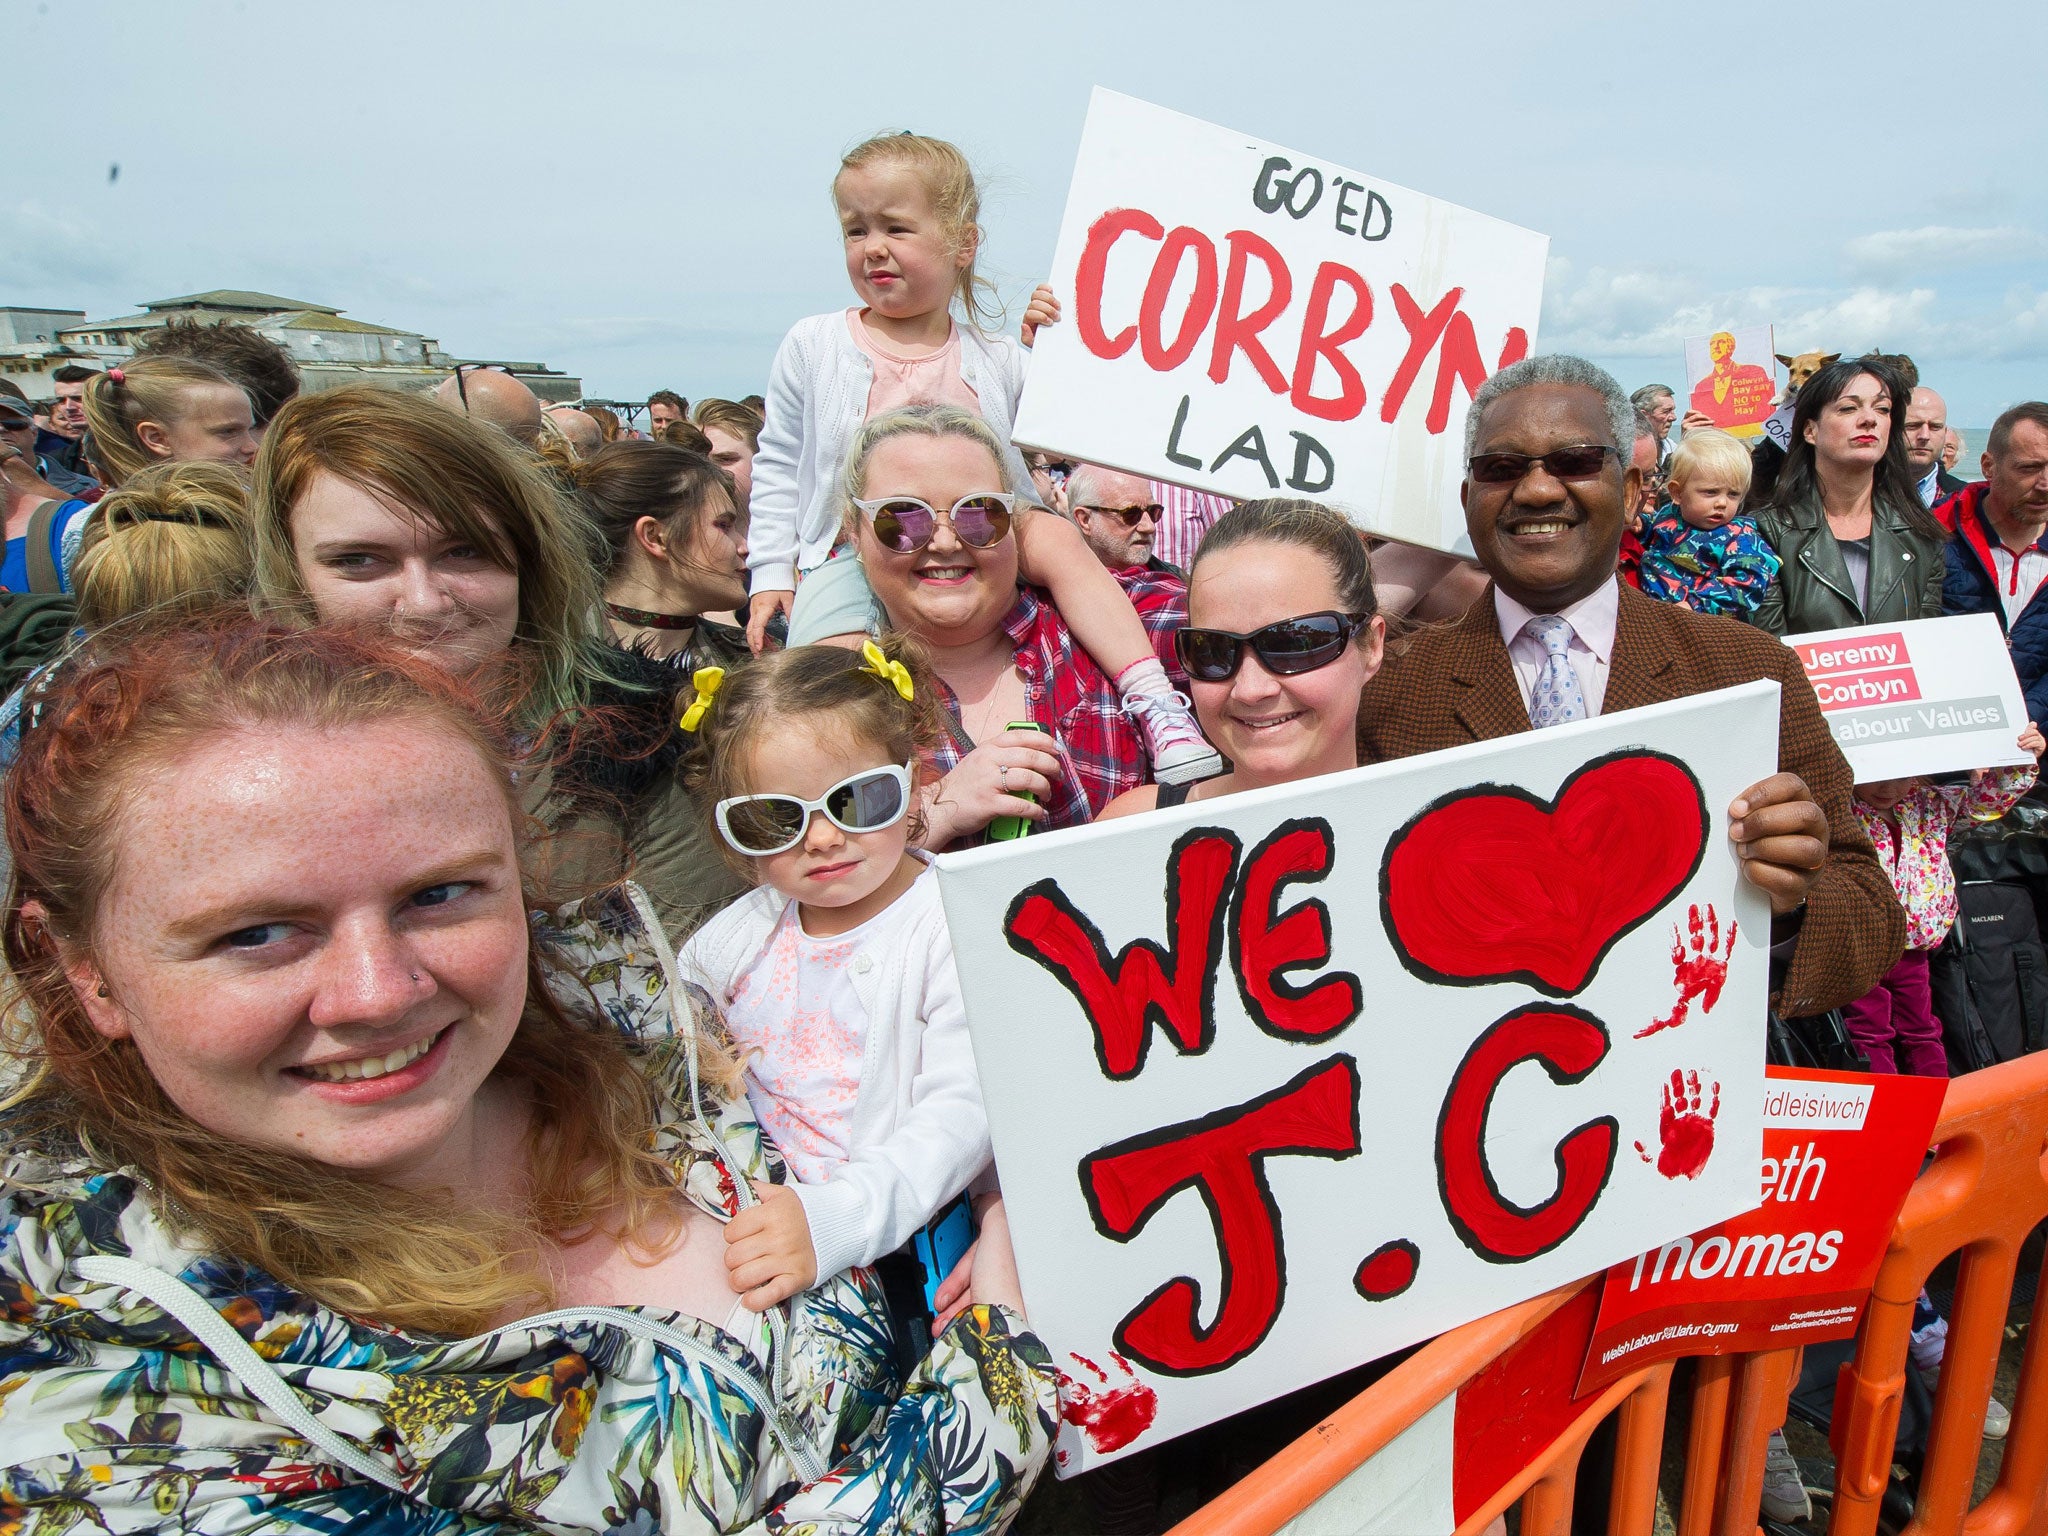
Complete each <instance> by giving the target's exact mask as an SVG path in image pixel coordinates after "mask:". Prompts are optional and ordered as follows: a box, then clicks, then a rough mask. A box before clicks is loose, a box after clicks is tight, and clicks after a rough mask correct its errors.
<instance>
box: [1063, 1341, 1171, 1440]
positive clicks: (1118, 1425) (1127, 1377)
mask: <svg viewBox="0 0 2048 1536" xmlns="http://www.w3.org/2000/svg"><path fill="white" fill-rule="evenodd" d="M1069 1358H1070V1359H1072V1360H1073V1361H1074V1362H1075V1363H1076V1364H1078V1365H1085V1366H1086V1367H1088V1369H1089V1370H1091V1371H1093V1372H1094V1373H1095V1379H1096V1380H1097V1381H1099V1382H1101V1383H1102V1387H1101V1389H1100V1390H1098V1389H1096V1388H1094V1387H1091V1386H1089V1385H1088V1383H1087V1382H1085V1381H1076V1380H1074V1378H1073V1377H1071V1376H1069V1375H1068V1374H1067V1373H1066V1372H1065V1371H1061V1372H1060V1373H1059V1374H1060V1417H1061V1418H1063V1419H1064V1420H1066V1422H1067V1423H1069V1424H1073V1425H1078V1426H1079V1428H1080V1430H1081V1432H1082V1433H1083V1434H1085V1435H1086V1436H1087V1437H1088V1443H1089V1444H1090V1445H1092V1446H1094V1447H1095V1449H1096V1450H1098V1451H1101V1452H1104V1453H1107V1452H1110V1451H1119V1450H1122V1449H1123V1448H1124V1447H1125V1446H1127V1445H1129V1444H1130V1443H1131V1442H1132V1441H1133V1440H1135V1439H1137V1438H1138V1436H1140V1435H1142V1434H1143V1433H1145V1431H1146V1430H1148V1429H1150V1428H1151V1427H1152V1420H1153V1419H1154V1418H1155V1417H1156V1416H1157V1415H1158V1413H1159V1394H1158V1393H1156V1392H1154V1391H1153V1390H1152V1389H1151V1388H1150V1387H1148V1386H1146V1385H1145V1383H1143V1382H1142V1381H1140V1380H1138V1377H1137V1373H1136V1372H1134V1371H1133V1370H1132V1369H1131V1362H1130V1361H1128V1360H1126V1359H1125V1358H1124V1357H1123V1356H1122V1355H1120V1354H1117V1353H1116V1352H1115V1351H1114V1350H1112V1351H1111V1352H1110V1356H1109V1358H1110V1359H1111V1361H1113V1362H1114V1363H1115V1365H1116V1368H1117V1371H1118V1373H1119V1374H1120V1375H1121V1376H1122V1377H1123V1383H1122V1384H1121V1385H1118V1386H1112V1385H1110V1375H1109V1372H1107V1371H1105V1370H1104V1369H1103V1368H1102V1367H1101V1366H1099V1365H1097V1364H1096V1363H1095V1362H1094V1361H1093V1360H1090V1359H1089V1358H1088V1357H1087V1356H1086V1355H1072V1356H1069Z"/></svg>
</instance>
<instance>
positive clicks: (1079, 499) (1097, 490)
mask: <svg viewBox="0 0 2048 1536" xmlns="http://www.w3.org/2000/svg"><path fill="white" fill-rule="evenodd" d="M1107 473H1109V471H1107V470H1105V469H1103V468H1102V467H1101V466H1100V465H1098V464H1076V465H1075V466H1074V469H1073V472H1072V473H1071V474H1069V475H1068V476H1067V516H1068V517H1072V516H1073V515H1074V508H1076V507H1093V506H1098V505H1100V503H1099V502H1098V501H1097V499H1096V498H1097V497H1099V496H1100V495H1101V494H1102V477H1103V476H1104V475H1105V474H1107Z"/></svg>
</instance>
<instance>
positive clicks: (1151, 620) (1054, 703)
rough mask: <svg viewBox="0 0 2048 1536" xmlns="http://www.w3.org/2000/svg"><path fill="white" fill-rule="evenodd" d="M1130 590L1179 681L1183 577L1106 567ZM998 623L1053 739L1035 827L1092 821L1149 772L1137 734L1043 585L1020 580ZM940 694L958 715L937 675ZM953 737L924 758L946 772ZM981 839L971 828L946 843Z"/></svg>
mask: <svg viewBox="0 0 2048 1536" xmlns="http://www.w3.org/2000/svg"><path fill="white" fill-rule="evenodd" d="M1113 574H1114V575H1115V576H1116V579H1117V580H1118V581H1119V582H1120V583H1122V585H1123V589H1124V590H1125V591H1126V592H1128V593H1129V594H1130V596H1131V604H1132V606H1133V607H1135V608H1136V609H1137V610H1138V617H1139V619H1140V620H1142V621H1143V623H1144V625H1145V629H1146V632H1147V633H1148V634H1150V635H1151V637H1152V649H1153V650H1155V651H1157V652H1158V653H1159V659H1160V661H1161V662H1163V663H1164V664H1165V666H1166V675H1167V677H1168V678H1169V679H1171V681H1172V683H1173V686H1174V687H1176V688H1179V689H1181V690H1183V691H1185V690H1186V688H1187V685H1188V682H1187V677H1186V675H1185V674H1184V673H1182V671H1181V669H1180V662H1179V660H1178V659H1177V658H1176V657H1175V656H1174V654H1173V637H1174V634H1175V632H1176V631H1178V630H1181V629H1184V628H1186V627H1187V622H1188V592H1187V586H1186V584H1185V583H1184V582H1182V581H1181V580H1180V578H1178V577H1177V576H1172V575H1168V574H1166V573H1164V572H1160V571H1150V570H1146V569H1144V568H1143V567H1140V566H1132V567H1129V568H1127V569H1125V570H1120V571H1116V572H1114V573H1113ZM1003 629H1004V630H1005V631H1006V632H1007V633H1008V634H1009V637H1010V639H1011V640H1012V641H1013V642H1014V643H1015V645H1016V647H1017V671H1018V673H1019V674H1020V675H1021V676H1022V677H1023V679H1024V694H1025V697H1026V698H1027V699H1028V700H1029V701H1030V706H1031V707H1030V710H1029V713H1030V716H1031V718H1032V719H1033V720H1034V721H1036V722H1037V723H1038V725H1039V727H1040V729H1042V730H1044V731H1045V732H1046V734H1048V735H1049V736H1051V737H1052V738H1053V740H1054V741H1056V742H1057V743H1059V754H1060V775H1059V777H1058V778H1057V779H1055V780H1054V781H1053V786H1052V804H1051V805H1050V806H1048V807H1047V810H1049V811H1050V812H1051V815H1049V816H1048V817H1047V818H1046V819H1045V820H1044V821H1042V822H1040V823H1039V824H1038V825H1039V829H1040V830H1042V831H1051V830H1053V829H1054V828H1057V827H1078V826H1081V825H1083V824H1084V823H1086V822H1090V821H1093V820H1094V819H1095V816H1096V813H1097V812H1099V811H1100V810H1101V809H1102V808H1103V807H1104V806H1105V805H1107V804H1109V802H1110V801H1112V800H1114V799H1115V798H1116V797H1117V796H1118V795H1120V794H1122V793H1123V792H1124V791H1125V790H1127V789H1135V788H1137V786H1138V785H1140V784H1143V783H1144V782H1145V781H1146V779H1147V778H1148V776H1149V775H1148V774H1147V771H1146V754H1145V741H1144V736H1143V734H1142V733H1141V731H1140V730H1139V727H1138V725H1137V724H1136V722H1134V721H1133V720H1132V719H1131V717H1130V716H1128V715H1126V714H1125V713H1124V712H1123V707H1122V701H1121V700H1120V699H1119V698H1118V696H1117V691H1116V685H1115V684H1114V683H1112V682H1111V681H1110V680H1109V679H1108V678H1107V677H1105V676H1103V674H1102V669H1101V668H1100V667H1098V666H1096V665H1095V661H1094V658H1092V657H1091V656H1089V654H1088V653H1087V652H1086V651H1084V650H1083V649H1082V648H1081V646H1080V644H1079V642H1078V641H1076V640H1075V639H1074V636H1073V634H1072V633H1071V632H1070V631H1069V630H1068V628H1067V625H1066V621H1065V620H1064V619H1062V618H1061V617H1060V615H1059V611H1058V610H1057V609H1056V608H1054V607H1053V605H1052V597H1051V594H1049V593H1047V592H1045V591H1043V590H1041V589H1040V588H1037V587H1019V588H1018V589H1017V604H1016V606H1015V607H1014V608H1012V609H1011V610H1010V612H1009V614H1008V615H1007V616H1006V617H1005V618H1004V620H1003ZM939 699H940V702H941V703H943V704H944V705H945V707H946V713H947V714H949V715H950V716H952V718H953V724H954V726H955V728H956V729H957V728H958V727H959V724H960V705H959V701H958V700H957V699H955V698H954V697H953V690H952V689H950V688H948V687H947V686H946V685H945V683H944V682H943V681H941V682H940V683H939ZM965 738H966V732H965V731H964V730H962V731H960V732H959V737H958V738H957V739H956V738H955V737H954V736H951V735H948V736H946V737H945V738H943V739H942V740H941V741H940V742H939V745H938V748H937V750H936V751H934V752H933V753H932V763H933V766H934V767H935V768H937V769H938V771H939V772H940V773H942V774H944V773H950V772H952V771H953V769H955V768H957V767H958V766H959V765H960V759H961V758H962V757H964V756H965V755H966V753H965V752H964V751H962V749H961V743H962V741H964V740H965ZM983 841H985V838H984V837H983V836H982V835H980V834H977V835H976V836H974V837H969V838H961V839H960V840H959V841H958V842H956V843H954V844H953V845H952V846H954V847H970V846H972V845H974V844H976V843H980V842H983Z"/></svg>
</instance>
